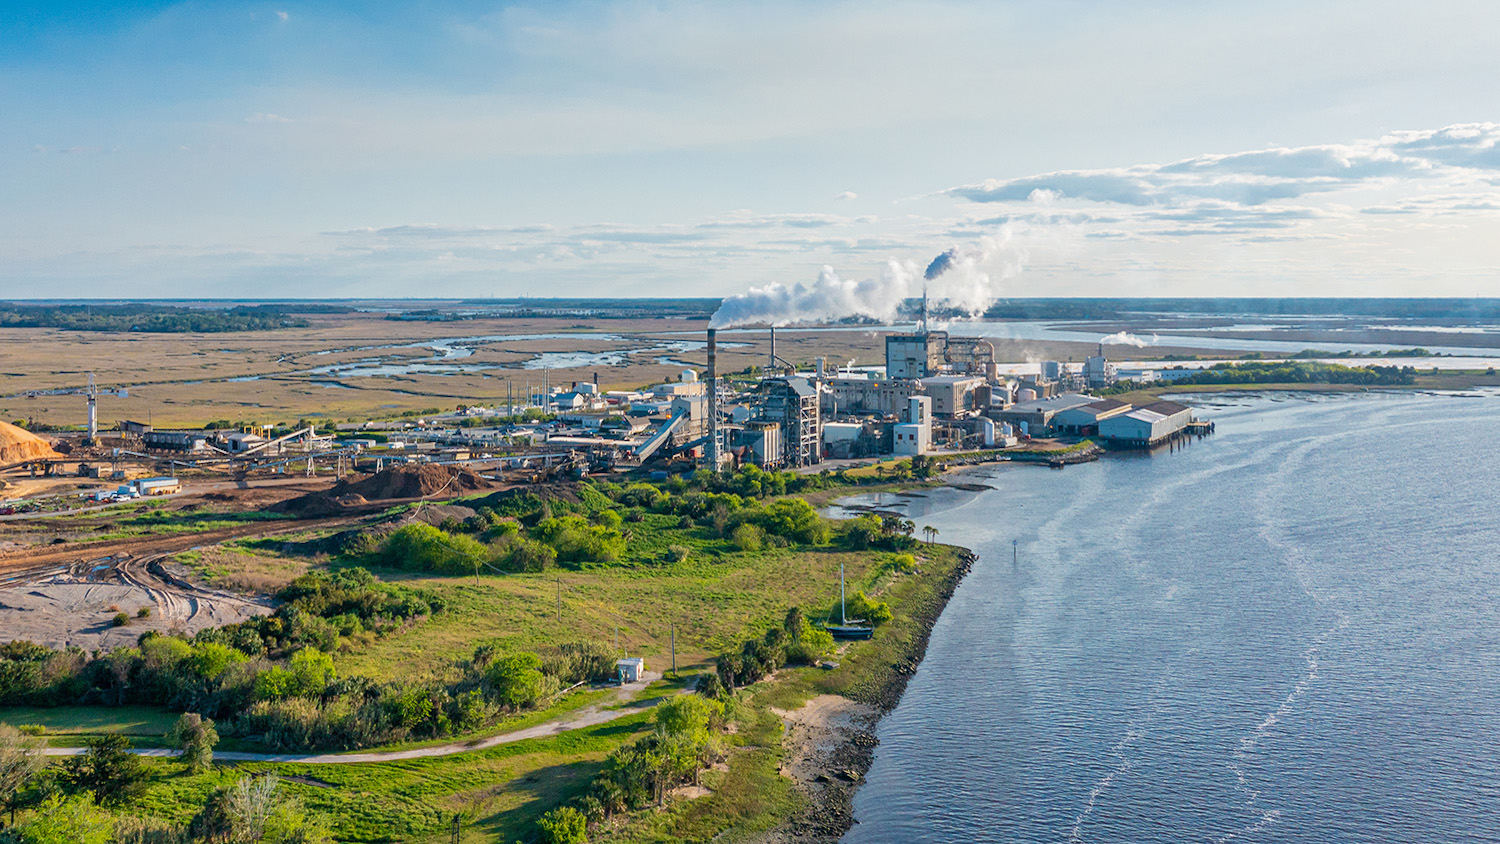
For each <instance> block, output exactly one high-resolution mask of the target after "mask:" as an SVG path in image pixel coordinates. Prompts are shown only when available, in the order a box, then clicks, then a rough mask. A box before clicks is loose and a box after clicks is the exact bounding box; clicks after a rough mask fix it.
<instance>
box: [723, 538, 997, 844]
mask: <svg viewBox="0 0 1500 844" xmlns="http://www.w3.org/2000/svg"><path fill="white" fill-rule="evenodd" d="M948 547H950V548H952V549H954V551H955V553H956V556H957V561H956V562H955V563H954V565H953V567H952V568H951V569H950V570H949V571H948V572H947V574H946V575H945V576H944V577H943V578H942V580H941V581H940V582H939V583H937V584H935V585H934V587H933V588H932V589H929V590H927V591H925V592H924V593H923V594H922V595H921V596H920V601H919V603H918V605H917V606H915V607H913V608H912V609H911V615H910V618H911V620H912V623H913V632H914V635H913V636H912V638H911V640H910V641H909V642H907V643H906V644H905V646H904V647H903V648H902V652H901V654H900V658H899V659H898V660H897V661H895V662H893V663H890V664H888V665H887V666H885V667H884V668H883V669H882V670H880V671H879V672H874V676H873V677H872V678H871V679H872V680H873V683H872V684H870V685H869V686H868V687H865V688H861V689H859V690H857V691H854V693H853V694H843V695H835V694H821V695H817V696H814V697H813V698H811V699H810V700H808V701H806V702H805V703H804V704H803V705H802V706H800V707H798V708H797V709H795V710H791V711H781V710H773V711H774V712H775V714H776V715H777V716H778V717H780V718H781V720H782V722H783V733H782V748H783V751H784V753H785V759H784V761H783V762H782V764H781V767H780V772H781V774H782V775H783V776H786V777H788V778H790V779H791V780H792V781H793V783H794V786H795V788H796V789H797V790H798V791H799V792H800V793H801V794H802V795H803V796H804V797H805V798H806V800H807V803H806V805H805V806H803V807H802V808H801V809H799V810H798V811H797V812H796V813H794V814H793V815H792V816H790V817H788V818H787V819H786V820H785V821H783V822H782V823H781V824H779V825H778V826H776V827H775V828H773V829H771V830H768V831H767V832H765V833H763V834H761V835H759V836H756V837H754V838H752V839H751V840H753V841H755V842H757V844H792V843H793V842H799V843H801V844H834V842H837V841H839V840H840V839H841V838H842V837H843V836H844V834H845V833H847V832H848V831H849V830H850V829H852V828H853V826H854V824H856V823H857V822H858V821H857V820H856V819H855V817H854V794H855V792H856V791H857V790H858V789H859V787H860V785H862V784H863V783H864V780H865V774H866V773H867V772H868V771H869V770H870V766H871V765H872V764H874V761H875V748H876V747H877V746H878V745H879V743H880V742H879V739H877V738H876V736H875V730H876V728H877V727H878V726H879V724H880V721H881V720H882V719H883V718H884V717H885V716H886V715H887V714H889V713H890V712H891V711H892V710H894V709H895V708H896V706H897V705H899V704H900V702H901V699H902V697H903V696H904V695H905V693H906V686H907V684H908V683H909V682H910V681H911V678H912V676H913V675H914V674H916V672H917V668H918V667H919V666H920V665H921V663H922V660H923V658H924V657H925V656H926V654H927V646H928V643H929V641H930V639H931V637H932V629H933V627H934V626H935V625H936V624H937V620H938V619H939V618H940V617H942V614H943V612H944V611H945V610H946V609H947V607H948V602H949V600H951V599H952V597H953V593H954V592H955V591H957V589H958V587H959V585H960V584H961V583H963V581H964V578H966V577H967V576H968V574H969V572H970V571H972V570H973V566H974V563H975V561H977V560H978V556H977V555H976V554H975V553H974V552H973V551H971V550H970V549H968V548H963V547H960V546H948Z"/></svg>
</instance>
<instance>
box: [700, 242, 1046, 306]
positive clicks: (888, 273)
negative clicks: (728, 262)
mask: <svg viewBox="0 0 1500 844" xmlns="http://www.w3.org/2000/svg"><path fill="white" fill-rule="evenodd" d="M1025 262H1026V252H1025V250H1024V249H1023V248H1022V247H1021V246H1020V244H1018V243H1017V242H1016V239H1015V237H1014V235H1013V233H1012V229H1011V227H1010V226H1008V225H1007V226H1005V227H1003V228H1002V229H1001V230H1000V232H999V234H997V235H996V236H994V237H983V238H980V239H979V241H978V242H976V243H972V244H966V245H964V246H956V247H954V248H952V249H949V250H948V251H946V252H944V253H943V254H942V255H939V256H938V257H937V258H936V259H935V260H933V262H932V263H931V264H930V265H929V266H928V268H927V272H926V274H925V280H926V282H927V285H928V296H929V299H930V300H931V301H932V302H933V303H934V304H936V305H939V306H945V307H950V308H957V309H959V310H962V311H964V312H965V313H967V314H969V315H970V316H978V315H979V314H982V313H984V311H985V309H986V308H988V307H989V306H990V305H991V303H993V302H994V301H995V299H996V298H997V297H998V296H999V282H1003V281H1009V280H1010V279H1013V278H1015V277H1016V276H1017V275H1019V274H1020V272H1021V268H1022V267H1023V266H1024V265H1025ZM921 294H922V288H921V286H920V282H919V280H918V278H917V273H916V267H915V266H914V265H912V264H910V263H903V262H900V261H897V260H895V259H894V258H892V259H890V260H888V261H887V262H886V265H885V269H884V271H883V272H882V273H881V274H880V276H879V277H877V278H867V279H865V280H864V281H851V280H847V279H843V278H840V277H839V276H838V274H837V273H835V272H834V271H833V268H832V267H824V268H823V271H822V272H821V273H819V274H818V280H817V281H815V282H813V284H812V285H811V286H808V285H804V284H801V283H798V284H795V285H791V286H788V285H785V284H781V283H780V282H773V283H771V284H768V285H766V286H765V287H753V288H751V289H750V291H749V292H747V293H741V294H740V295H738V296H731V297H729V298H727V299H725V300H724V302H723V304H721V305H720V306H719V310H718V311H716V312H715V313H714V315H713V318H712V319H711V320H709V323H708V324H709V327H711V328H732V327H734V326H736V325H753V324H765V325H777V326H780V325H789V324H792V323H807V322H826V321H830V320H838V319H843V318H844V317H851V316H864V317H870V318H872V319H879V320H885V321H890V320H893V319H895V317H896V315H897V313H898V311H899V309H900V307H901V305H902V303H903V302H905V301H906V299H908V298H910V297H913V296H920V295H921Z"/></svg>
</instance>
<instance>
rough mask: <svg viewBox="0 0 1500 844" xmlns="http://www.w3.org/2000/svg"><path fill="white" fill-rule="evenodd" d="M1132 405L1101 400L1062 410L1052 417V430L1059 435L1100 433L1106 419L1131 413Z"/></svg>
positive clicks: (1117, 401)
mask: <svg viewBox="0 0 1500 844" xmlns="http://www.w3.org/2000/svg"><path fill="white" fill-rule="evenodd" d="M1130 410H1131V405H1129V404H1127V403H1126V402H1122V401H1119V400H1118V399H1100V400H1099V401H1096V402H1092V403H1090V404H1085V405H1080V406H1078V407H1070V408H1068V409H1067V410H1060V411H1058V412H1057V413H1056V414H1055V415H1054V416H1053V417H1052V428H1053V430H1055V431H1057V432H1058V433H1059V434H1078V435H1080V436H1088V435H1090V434H1097V433H1099V423H1100V422H1101V421H1103V420H1105V419H1110V418H1113V417H1115V416H1120V415H1122V414H1125V413H1129V412H1130Z"/></svg>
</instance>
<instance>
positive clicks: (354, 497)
mask: <svg viewBox="0 0 1500 844" xmlns="http://www.w3.org/2000/svg"><path fill="white" fill-rule="evenodd" d="M489 487H490V482H489V481H486V480H485V479H484V478H482V477H480V476H479V474H478V473H477V472H475V471H474V470H473V469H469V468H467V467H463V466H435V465H433V464H431V463H405V464H402V465H399V466H392V467H391V468H389V469H385V470H383V471H380V472H377V473H375V474H373V475H370V476H369V477H367V478H364V479H362V480H358V481H349V480H347V479H345V480H342V481H339V482H338V483H336V484H334V485H333V486H332V487H329V488H328V489H327V490H326V491H324V492H312V493H308V494H307V495H302V496H298V497H297V498H293V499H290V500H287V501H283V502H281V503H280V504H277V505H274V506H273V507H272V508H271V509H272V510H275V511H277V512H281V513H294V514H296V515H299V516H327V515H333V514H337V513H340V512H343V511H345V510H347V509H349V508H351V507H358V506H359V505H362V504H369V503H371V502H376V501H390V500H399V499H410V498H427V497H429V496H442V497H444V498H456V497H458V496H460V495H463V494H464V493H468V492H473V491H474V490H479V489H488V488H489Z"/></svg>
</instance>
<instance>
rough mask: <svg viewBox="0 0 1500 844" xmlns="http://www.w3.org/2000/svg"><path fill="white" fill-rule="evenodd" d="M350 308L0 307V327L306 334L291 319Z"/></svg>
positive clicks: (303, 321) (296, 320)
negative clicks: (292, 330)
mask: <svg viewBox="0 0 1500 844" xmlns="http://www.w3.org/2000/svg"><path fill="white" fill-rule="evenodd" d="M352 310H354V309H353V308H349V307H345V306H342V305H321V304H316V305H315V304H267V305H236V306H234V307H232V308H223V309H218V308H214V309H210V308H185V307H179V306H175V305H154V304H141V303H135V304H119V305H18V304H9V303H7V304H0V327H4V328H61V329H64V330H66V331H141V332H151V333H158V334H186V333H201V334H213V333H219V332H224V331H266V330H269V329H273V328H305V327H307V325H308V322H307V320H306V319H302V318H300V317H298V316H294V315H295V314H314V313H318V314H322V313H348V312H350V311H352Z"/></svg>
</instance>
